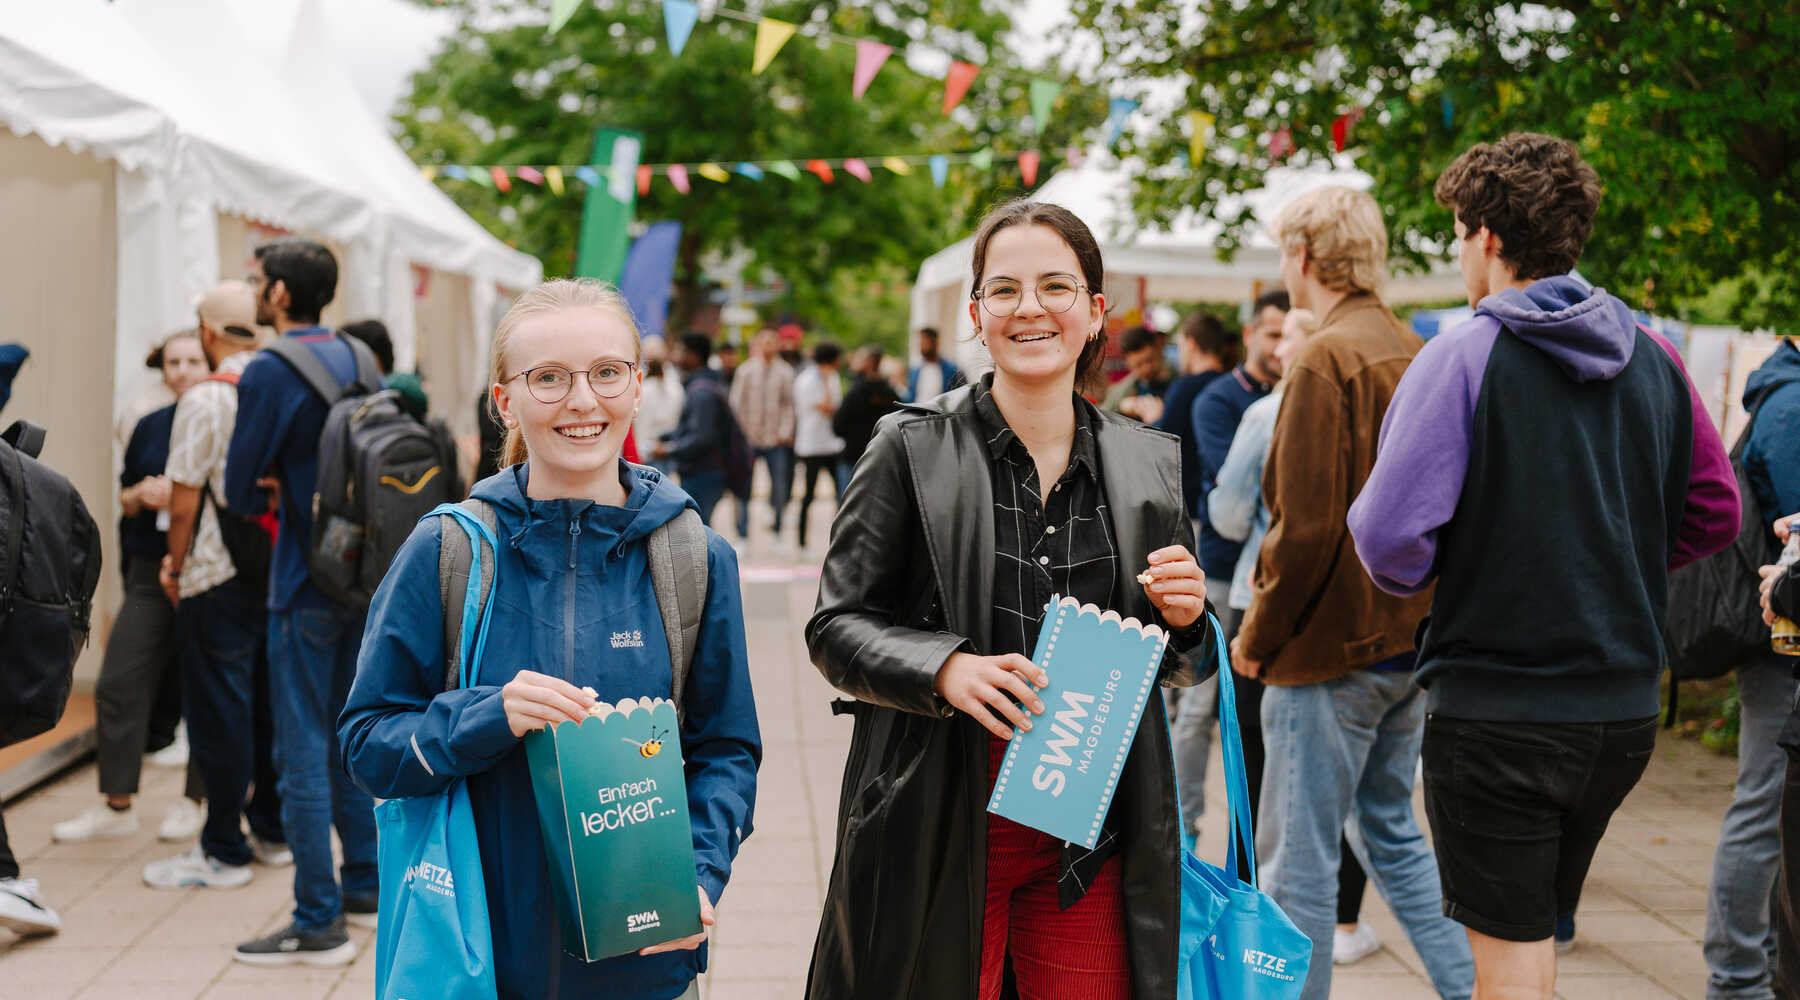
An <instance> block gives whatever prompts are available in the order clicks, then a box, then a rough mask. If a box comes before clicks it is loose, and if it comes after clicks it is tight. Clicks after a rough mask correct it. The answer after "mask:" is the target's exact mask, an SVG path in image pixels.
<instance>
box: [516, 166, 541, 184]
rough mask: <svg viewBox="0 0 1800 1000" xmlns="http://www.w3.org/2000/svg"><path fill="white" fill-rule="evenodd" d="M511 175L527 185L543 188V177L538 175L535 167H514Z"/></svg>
mask: <svg viewBox="0 0 1800 1000" xmlns="http://www.w3.org/2000/svg"><path fill="white" fill-rule="evenodd" d="M513 175H514V176H516V177H517V178H519V179H520V180H522V181H524V182H525V183H527V184H536V185H537V186H538V187H543V186H544V175H543V174H541V173H539V172H538V169H537V168H536V167H514V168H513Z"/></svg>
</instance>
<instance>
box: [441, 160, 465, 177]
mask: <svg viewBox="0 0 1800 1000" xmlns="http://www.w3.org/2000/svg"><path fill="white" fill-rule="evenodd" d="M444 176H445V177H449V178H452V179H455V180H459V181H466V180H468V179H469V172H468V171H467V170H464V169H463V168H461V167H459V166H457V165H456V164H454V163H453V164H451V165H450V166H447V167H445V168H444Z"/></svg>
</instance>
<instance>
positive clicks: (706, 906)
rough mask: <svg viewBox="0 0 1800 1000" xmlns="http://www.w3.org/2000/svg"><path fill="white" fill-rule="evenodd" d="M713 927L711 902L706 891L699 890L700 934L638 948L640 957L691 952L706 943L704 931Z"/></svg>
mask: <svg viewBox="0 0 1800 1000" xmlns="http://www.w3.org/2000/svg"><path fill="white" fill-rule="evenodd" d="M712 925H713V908H712V900H710V899H707V898H706V890H705V889H701V890H700V933H698V934H690V935H688V936H687V937H684V938H676V939H675V940H673V941H664V942H663V943H662V944H653V945H651V946H650V947H648V948H639V949H638V954H640V955H660V954H662V953H663V952H665V951H693V950H694V949H695V948H698V947H700V946H701V945H703V944H705V943H706V929H707V928H708V927H711V926H712Z"/></svg>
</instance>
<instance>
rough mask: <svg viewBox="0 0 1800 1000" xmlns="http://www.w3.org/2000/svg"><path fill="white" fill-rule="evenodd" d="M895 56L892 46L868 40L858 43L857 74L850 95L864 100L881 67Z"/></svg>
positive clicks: (853, 79)
mask: <svg viewBox="0 0 1800 1000" xmlns="http://www.w3.org/2000/svg"><path fill="white" fill-rule="evenodd" d="M893 54H894V47H893V46H892V45H883V44H881V43H880V42H871V41H869V40H868V39H866V38H865V39H861V40H859V41H858V42H857V43H856V74H855V76H854V77H853V78H852V79H851V83H850V95H851V96H852V97H855V98H856V99H857V100H859V101H860V100H862V97H863V94H864V93H865V92H866V91H867V90H868V89H869V84H871V83H873V82H875V74H877V73H879V72H881V65H882V64H883V63H885V62H887V60H888V56H891V55H893Z"/></svg>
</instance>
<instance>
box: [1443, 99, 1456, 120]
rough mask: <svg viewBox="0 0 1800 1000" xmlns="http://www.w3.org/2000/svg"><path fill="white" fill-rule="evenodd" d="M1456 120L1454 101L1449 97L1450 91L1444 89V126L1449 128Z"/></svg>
mask: <svg viewBox="0 0 1800 1000" xmlns="http://www.w3.org/2000/svg"><path fill="white" fill-rule="evenodd" d="M1455 121H1456V102H1455V101H1453V100H1451V99H1450V92H1449V91H1447V90H1446V91H1444V127H1445V128H1449V127H1450V126H1451V124H1452V123H1453V122H1455Z"/></svg>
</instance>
